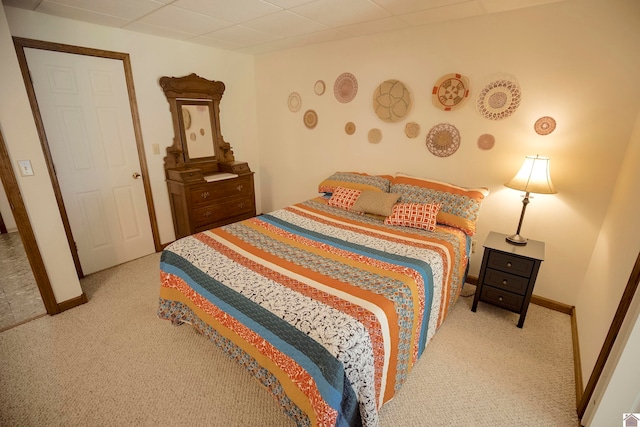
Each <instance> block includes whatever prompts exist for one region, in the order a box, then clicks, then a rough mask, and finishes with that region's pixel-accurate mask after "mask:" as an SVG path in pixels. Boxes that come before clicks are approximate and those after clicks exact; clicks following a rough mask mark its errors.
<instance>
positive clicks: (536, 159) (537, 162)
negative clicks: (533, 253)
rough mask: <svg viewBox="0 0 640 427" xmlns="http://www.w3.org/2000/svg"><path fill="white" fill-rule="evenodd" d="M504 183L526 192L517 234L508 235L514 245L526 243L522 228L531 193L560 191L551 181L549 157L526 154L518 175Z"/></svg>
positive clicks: (509, 240)
mask: <svg viewBox="0 0 640 427" xmlns="http://www.w3.org/2000/svg"><path fill="white" fill-rule="evenodd" d="M504 185H505V186H506V187H509V188H513V189H514V190H520V191H524V192H525V195H524V199H523V200H522V213H521V214H520V222H519V223H518V230H517V231H516V234H513V235H511V236H508V237H507V238H506V240H507V242H509V243H512V244H514V245H526V244H527V238H526V237H522V236H521V235H520V228H522V220H523V219H524V212H525V210H526V209H527V205H528V204H529V193H538V194H554V193H557V192H558V191H557V190H556V188H555V187H554V186H553V183H552V182H551V176H550V174H549V158H548V157H542V156H538V155H536V156H526V157H525V159H524V164H523V165H522V167H521V168H520V170H519V171H518V173H517V174H516V176H514V177H513V179H512V180H511V181H509V182H507V183H506V184H504Z"/></svg>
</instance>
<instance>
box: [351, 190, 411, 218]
mask: <svg viewBox="0 0 640 427" xmlns="http://www.w3.org/2000/svg"><path fill="white" fill-rule="evenodd" d="M399 198H400V195H399V194H393V193H382V192H380V191H368V190H365V191H363V192H362V194H360V197H358V200H356V202H355V204H354V205H353V208H352V210H353V211H354V212H362V213H367V214H373V215H380V216H389V215H391V212H392V211H393V205H394V204H395V203H396V202H397V201H398V199H399Z"/></svg>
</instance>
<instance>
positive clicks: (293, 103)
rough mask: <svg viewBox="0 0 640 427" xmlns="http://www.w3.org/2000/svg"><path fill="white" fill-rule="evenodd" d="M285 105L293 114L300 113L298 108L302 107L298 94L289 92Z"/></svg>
mask: <svg viewBox="0 0 640 427" xmlns="http://www.w3.org/2000/svg"><path fill="white" fill-rule="evenodd" d="M287 105H288V106H289V110H290V111H291V112H293V113H295V112H296V111H300V107H302V99H301V98H300V94H299V93H298V92H291V93H290V94H289V99H288V100H287Z"/></svg>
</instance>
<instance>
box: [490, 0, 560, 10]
mask: <svg viewBox="0 0 640 427" xmlns="http://www.w3.org/2000/svg"><path fill="white" fill-rule="evenodd" d="M479 1H480V3H481V4H482V5H483V6H484V8H485V10H486V11H487V12H488V13H495V12H504V11H506V10H513V9H521V8H523V7H529V6H539V5H541V4H547V3H557V2H559V1H563V0H479Z"/></svg>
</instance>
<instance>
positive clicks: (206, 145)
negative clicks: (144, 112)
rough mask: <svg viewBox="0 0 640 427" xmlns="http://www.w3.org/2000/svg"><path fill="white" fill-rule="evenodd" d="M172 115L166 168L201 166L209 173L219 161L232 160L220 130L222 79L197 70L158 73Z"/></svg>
mask: <svg viewBox="0 0 640 427" xmlns="http://www.w3.org/2000/svg"><path fill="white" fill-rule="evenodd" d="M160 87H162V90H163V91H164V94H165V96H166V97H167V101H168V102H169V110H170V111H171V116H172V119H173V128H174V138H173V145H171V146H170V147H168V148H167V157H166V158H165V169H166V168H193V167H197V168H201V169H203V172H205V173H210V172H215V171H217V170H219V168H218V163H229V162H233V161H234V157H233V151H231V146H230V145H229V143H227V142H225V141H224V138H223V137H222V134H221V133H220V100H221V99H222V94H223V93H224V90H225V85H224V83H222V82H220V81H215V80H207V79H205V78H203V77H200V76H198V75H196V74H190V75H188V76H184V77H161V78H160Z"/></svg>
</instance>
